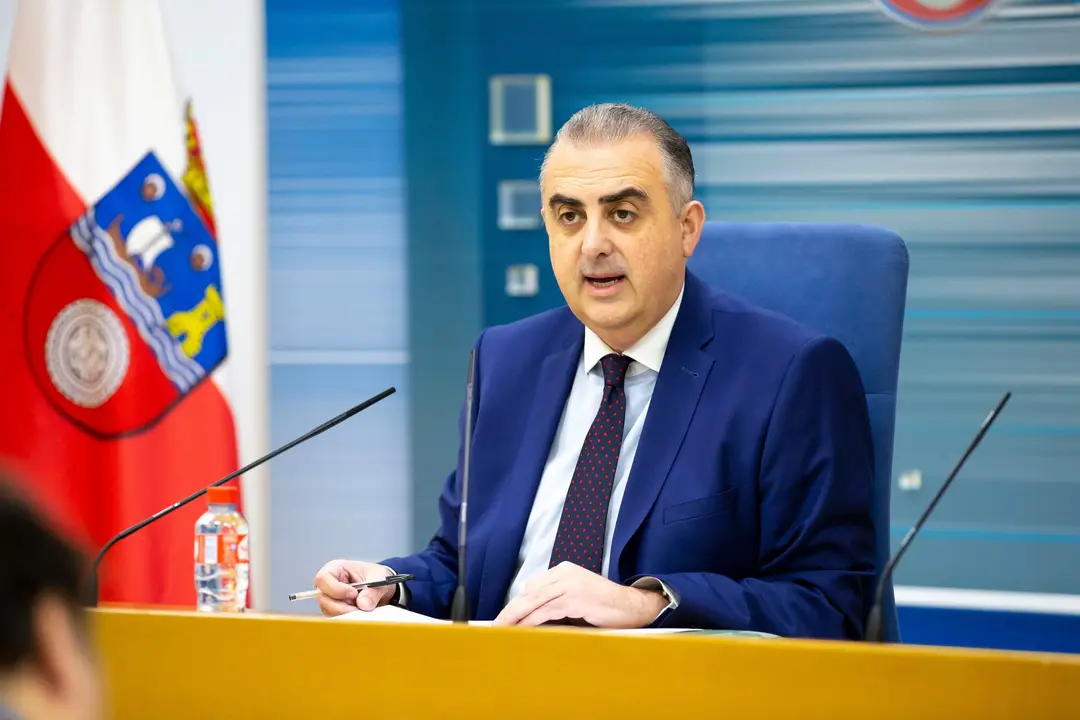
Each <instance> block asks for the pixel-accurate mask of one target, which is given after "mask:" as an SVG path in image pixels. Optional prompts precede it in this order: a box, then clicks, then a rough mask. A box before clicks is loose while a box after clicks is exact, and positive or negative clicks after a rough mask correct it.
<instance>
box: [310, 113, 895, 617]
mask: <svg viewBox="0 0 1080 720" xmlns="http://www.w3.org/2000/svg"><path fill="white" fill-rule="evenodd" d="M693 182H694V170H693V160H692V158H691V155H690V150H689V147H688V145H687V143H686V141H685V139H684V138H683V137H682V136H680V135H679V134H678V133H676V132H675V131H674V130H673V129H672V128H671V127H670V126H668V124H667V123H666V122H664V121H663V120H662V119H660V118H659V117H657V116H655V115H654V114H652V113H650V112H648V111H645V110H641V109H638V108H632V107H629V106H625V105H598V106H592V107H589V108H586V109H584V110H582V111H580V112H579V113H577V114H576V115H575V116H574V117H572V118H571V119H570V120H569V121H568V122H567V123H566V125H564V126H563V127H562V128H561V129H560V131H559V133H558V135H557V136H556V138H555V142H554V143H553V144H552V147H551V148H550V149H549V151H548V154H547V156H546V157H545V159H544V164H543V167H542V169H541V183H540V184H541V194H542V202H543V210H542V212H543V218H544V222H545V225H546V228H547V232H548V237H549V245H550V254H551V263H552V267H553V269H554V272H555V276H556V278H557V280H558V283H559V288H560V290H561V291H562V293H563V295H564V297H565V298H566V302H567V307H562V308H559V309H556V310H552V311H549V312H546V313H542V314H540V315H537V316H534V317H531V318H528V319H525V320H522V321H520V322H516V323H513V324H510V325H506V326H502V327H493V328H489V329H488V330H486V331H484V332H483V333H482V334H481V336H480V338H479V339H478V340H477V342H476V350H477V358H478V359H477V381H476V388H475V408H476V409H475V424H474V430H473V447H472V460H471V462H472V466H471V479H470V490H469V493H470V495H469V505H470V507H469V533H470V535H469V540H468V563H467V568H468V569H467V572H468V577H467V578H466V586H467V588H468V594H469V598H470V601H471V603H472V607H471V611H472V617H474V618H475V619H494V620H495V622H496V624H506V625H540V624H545V623H558V622H578V623H585V624H589V625H594V626H599V627H608V628H634V627H646V626H660V627H665V626H666V627H694V628H719V629H737V630H756V631H763V632H770V633H775V634H777V635H782V636H802V637H821V638H859V637H861V636H862V633H863V623H864V615H865V613H866V611H867V608H868V603H867V600H868V596H869V594H870V591H871V586H872V583H873V579H874V549H875V548H874V533H873V527H872V523H871V509H870V508H871V491H872V485H873V457H872V454H873V449H872V444H871V437H870V425H869V419H868V415H867V408H866V402H865V396H864V391H863V387H862V382H861V380H860V377H859V373H858V370H857V369H856V367H855V364H854V362H853V361H852V359H851V357H850V356H849V354H848V353H847V351H846V350H845V348H844V347H843V346H842V345H841V344H840V343H839V342H837V341H836V340H834V339H831V338H829V337H825V336H823V335H821V334H819V333H817V332H815V331H814V330H812V329H809V328H806V327H802V326H800V325H798V324H796V323H795V322H793V321H791V320H789V319H787V318H784V317H781V316H779V315H776V314H773V313H770V312H767V311H764V310H762V309H760V308H757V307H754V306H752V305H750V304H748V303H746V302H744V301H742V300H740V299H738V298H736V297H732V296H730V295H728V294H725V293H723V292H720V291H719V290H716V289H710V288H708V287H706V286H705V285H704V284H703V283H702V282H701V281H700V280H698V279H697V278H695V277H694V275H693V274H691V273H689V272H688V271H687V268H686V261H687V259H688V258H689V257H690V256H691V254H692V253H693V251H694V247H695V246H696V244H697V242H698V238H699V236H700V233H701V229H702V225H703V223H704V221H705V212H704V209H703V207H702V205H701V203H699V202H697V201H694V200H693ZM459 466H460V456H459ZM440 510H441V518H442V524H441V527H440V528H439V530H438V531H437V533H436V534H435V536H434V538H433V539H432V541H431V543H430V544H429V545H428V547H427V548H426V549H425V550H423V551H421V552H419V553H416V554H414V555H410V556H408V557H399V558H391V559H388V560H385V561H384V562H382V563H378V564H376V563H365V562H358V561H345V560H335V561H332V562H330V563H327V565H326V566H324V567H323V569H322V570H320V571H319V573H318V575H317V576H316V578H315V584H316V586H317V587H318V588H319V589H320V590H321V591H322V593H323V594H322V597H321V598H320V606H321V608H322V610H323V612H324V613H326V614H328V615H335V614H339V613H342V612H348V611H354V610H356V609H357V608H359V609H360V610H361V611H364V610H371V609H373V608H375V607H377V606H378V605H381V604H386V603H397V604H400V605H403V606H405V607H408V608H409V609H411V610H414V611H416V612H419V613H424V614H427V615H431V616H435V617H441V618H446V617H449V613H450V604H451V599H452V597H453V593H454V589H455V586H456V584H457V532H458V489H457V473H453V474H451V475H450V477H449V478H448V479H447V481H446V485H445V488H444V491H443V493H442V497H441V499H440ZM395 571H396V572H399V573H411V574H413V575H415V576H416V577H415V579H414V580H412V581H410V582H409V583H408V584H407V586H406V587H404V588H397V587H380V588H368V589H365V590H363V591H362V592H359V593H357V591H356V590H354V589H352V588H350V587H349V586H348V585H347V584H346V583H349V582H358V581H363V580H373V579H378V578H381V577H384V576H386V575H387V574H390V573H392V572H395Z"/></svg>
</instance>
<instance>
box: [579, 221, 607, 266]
mask: <svg viewBox="0 0 1080 720" xmlns="http://www.w3.org/2000/svg"><path fill="white" fill-rule="evenodd" d="M584 232H585V235H584V237H583V239H582V241H581V254H582V255H584V256H586V257H590V258H595V257H600V256H602V255H609V254H611V240H610V239H609V238H608V235H607V229H606V228H605V226H604V223H603V222H601V221H599V220H596V219H589V221H588V222H586V223H585V230H584Z"/></svg>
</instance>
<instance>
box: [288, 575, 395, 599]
mask: <svg viewBox="0 0 1080 720" xmlns="http://www.w3.org/2000/svg"><path fill="white" fill-rule="evenodd" d="M414 577H416V576H415V575H390V576H389V577H385V578H383V579H382V580H371V581H369V582H358V583H349V584H348V585H349V587H351V588H356V589H357V590H363V589H364V588H369V587H386V586H387V585H397V584H398V583H403V582H408V581H409V580H412V579H413V578H414ZM320 595H322V590H305V591H304V592H298V593H290V594H289V599H290V600H306V599H308V598H313V597H319V596H320Z"/></svg>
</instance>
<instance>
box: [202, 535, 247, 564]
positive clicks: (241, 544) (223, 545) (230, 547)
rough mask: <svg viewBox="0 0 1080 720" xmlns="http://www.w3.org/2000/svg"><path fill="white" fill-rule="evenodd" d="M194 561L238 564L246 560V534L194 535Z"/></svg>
mask: <svg viewBox="0 0 1080 720" xmlns="http://www.w3.org/2000/svg"><path fill="white" fill-rule="evenodd" d="M195 562H196V563H198V564H200V565H239V564H241V563H247V562H248V536H247V535H239V534H237V533H223V534H221V535H196V536H195Z"/></svg>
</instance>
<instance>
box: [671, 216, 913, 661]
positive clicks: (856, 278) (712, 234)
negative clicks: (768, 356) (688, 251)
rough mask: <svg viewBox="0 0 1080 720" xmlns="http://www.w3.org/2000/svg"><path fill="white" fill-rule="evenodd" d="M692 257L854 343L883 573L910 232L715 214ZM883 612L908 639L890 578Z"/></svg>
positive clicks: (894, 633) (755, 298)
mask: <svg viewBox="0 0 1080 720" xmlns="http://www.w3.org/2000/svg"><path fill="white" fill-rule="evenodd" d="M689 266H690V270H691V272H693V273H694V274H695V275H697V276H698V277H699V278H701V279H702V280H703V281H704V282H706V283H707V284H709V285H710V286H712V287H715V288H718V289H722V290H726V291H728V292H731V293H733V294H735V295H738V296H740V297H742V298H744V299H746V300H748V301H750V302H752V303H754V304H756V305H759V306H761V307H763V308H766V309H768V310H773V311H775V312H779V313H782V314H784V315H787V316H788V317H790V318H792V319H793V320H795V321H796V322H799V323H802V324H803V325H806V326H808V327H811V328H813V329H815V330H817V331H818V332H821V333H824V334H826V335H830V336H832V337H834V338H836V339H837V340H839V341H840V342H842V343H843V344H844V345H845V346H847V349H848V352H850V353H851V355H852V357H853V358H854V359H855V364H856V365H857V366H858V368H859V372H860V373H861V375H862V381H863V385H864V386H865V388H866V402H867V405H868V407H869V409H870V425H871V430H872V432H873V438H874V457H875V468H874V475H875V478H874V525H875V531H876V534H877V569H878V573H880V572H881V571H882V570H883V569H884V567H885V564H886V563H887V562H888V558H889V548H890V543H889V492H890V486H891V483H892V454H893V431H894V429H895V424H896V381H897V375H898V374H899V369H900V336H901V334H902V332H903V327H904V307H905V305H906V302H907V280H908V253H907V247H906V246H905V245H904V241H903V240H902V239H901V238H900V236H898V235H897V234H895V233H893V232H891V231H889V230H884V229H882V228H877V227H870V226H865V225H830V224H813V223H811V224H803V223H725V222H707V223H705V229H704V230H703V232H702V233H701V242H700V243H699V244H698V247H697V250H695V251H694V256H693V257H692V258H691V259H690V263H689ZM867 610H868V611H869V608H867ZM882 617H883V623H882V625H883V631H884V639H885V640H886V641H890V642H899V640H900V629H899V623H898V621H897V617H896V600H895V598H894V596H893V588H892V581H891V580H890V581H889V583H888V585H887V586H886V588H885V602H884V604H883V607H882Z"/></svg>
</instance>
